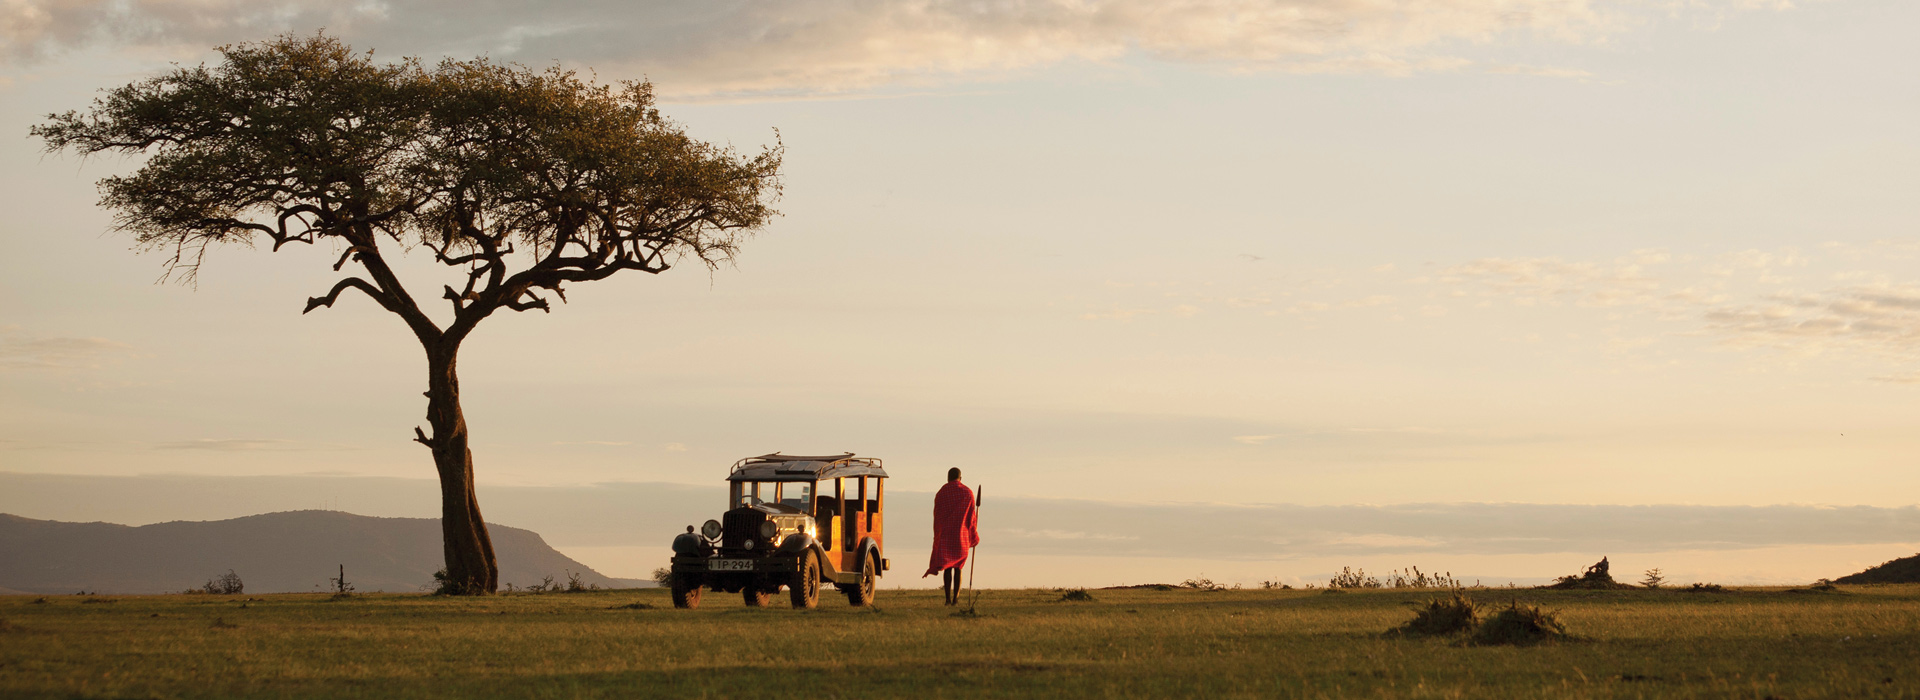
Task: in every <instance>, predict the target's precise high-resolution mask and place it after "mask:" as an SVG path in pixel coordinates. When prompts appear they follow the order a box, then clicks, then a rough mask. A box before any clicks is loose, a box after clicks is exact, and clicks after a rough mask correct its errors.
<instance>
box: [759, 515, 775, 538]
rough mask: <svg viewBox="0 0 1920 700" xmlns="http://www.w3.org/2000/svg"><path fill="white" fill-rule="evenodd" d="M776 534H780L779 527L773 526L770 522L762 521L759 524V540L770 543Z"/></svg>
mask: <svg viewBox="0 0 1920 700" xmlns="http://www.w3.org/2000/svg"><path fill="white" fill-rule="evenodd" d="M778 534H780V526H779V525H776V524H774V522H773V521H772V520H763V521H761V522H760V538H761V539H765V540H768V541H771V540H772V539H773V536H774V535H778Z"/></svg>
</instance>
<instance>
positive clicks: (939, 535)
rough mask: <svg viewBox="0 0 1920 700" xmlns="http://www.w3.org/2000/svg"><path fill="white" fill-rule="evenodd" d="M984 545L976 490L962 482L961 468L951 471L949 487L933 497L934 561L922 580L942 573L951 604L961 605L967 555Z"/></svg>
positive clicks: (944, 487) (942, 586) (941, 576)
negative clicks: (974, 548)
mask: <svg viewBox="0 0 1920 700" xmlns="http://www.w3.org/2000/svg"><path fill="white" fill-rule="evenodd" d="M977 544H980V511H979V509H977V508H975V507H974V503H973V489H970V488H967V485H966V484H962V483H960V469H959V468H958V467H955V468H952V469H948V470H947V485H946V486H942V487H940V493H937V494H934V496H933V561H932V562H931V563H929V564H928V565H927V573H925V574H922V575H921V576H920V578H926V577H928V576H932V575H933V572H935V571H938V572H940V585H941V589H942V590H944V591H946V594H947V604H948V605H959V604H960V583H961V580H960V575H961V570H960V567H961V566H964V565H965V564H966V563H967V552H968V551H969V550H971V549H973V546H974V545H977Z"/></svg>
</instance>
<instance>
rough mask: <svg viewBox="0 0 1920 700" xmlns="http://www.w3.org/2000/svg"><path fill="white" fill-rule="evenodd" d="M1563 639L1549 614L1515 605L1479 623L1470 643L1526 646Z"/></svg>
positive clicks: (1563, 632) (1563, 631)
mask: <svg viewBox="0 0 1920 700" xmlns="http://www.w3.org/2000/svg"><path fill="white" fill-rule="evenodd" d="M1566 636H1567V628H1566V627H1564V626H1562V625H1561V624H1560V620H1559V618H1558V616H1556V615H1555V614H1554V613H1553V612H1551V611H1548V610H1542V609H1540V606H1537V605H1521V604H1520V603H1519V602H1517V601H1516V602H1514V603H1512V604H1510V605H1508V606H1507V607H1506V608H1505V609H1503V610H1501V611H1500V612H1497V613H1494V614H1493V616H1492V617H1489V618H1487V621H1486V622H1483V623H1480V629H1479V630H1478V631H1476V632H1474V634H1473V638H1472V639H1471V640H1470V641H1471V642H1472V643H1474V644H1482V645H1495V644H1511V645H1517V646H1526V645H1530V644H1538V643H1540V642H1543V641H1547V640H1550V639H1561V638H1565V637H1566Z"/></svg>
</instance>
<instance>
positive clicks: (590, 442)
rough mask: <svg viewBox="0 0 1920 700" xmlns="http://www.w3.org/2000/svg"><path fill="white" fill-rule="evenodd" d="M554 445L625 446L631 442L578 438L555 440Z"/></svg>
mask: <svg viewBox="0 0 1920 700" xmlns="http://www.w3.org/2000/svg"><path fill="white" fill-rule="evenodd" d="M553 444H555V445H593V446H596V447H625V446H627V445H631V444H633V443H631V442H626V441H623V440H579V441H575V442H555V443H553Z"/></svg>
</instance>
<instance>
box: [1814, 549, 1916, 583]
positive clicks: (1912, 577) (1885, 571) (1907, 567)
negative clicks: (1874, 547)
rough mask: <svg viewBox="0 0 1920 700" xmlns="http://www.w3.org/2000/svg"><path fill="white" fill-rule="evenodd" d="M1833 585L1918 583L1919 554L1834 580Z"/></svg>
mask: <svg viewBox="0 0 1920 700" xmlns="http://www.w3.org/2000/svg"><path fill="white" fill-rule="evenodd" d="M1833 582H1834V583H1920V554H1915V555H1913V556H1910V557H1901V558H1899V559H1895V560H1893V561H1890V562H1887V563H1885V564H1881V565H1879V566H1876V567H1873V568H1871V569H1867V570H1866V571H1862V572H1860V573H1857V574H1854V575H1852V576H1842V577H1840V578H1837V579H1834V580H1833Z"/></svg>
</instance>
